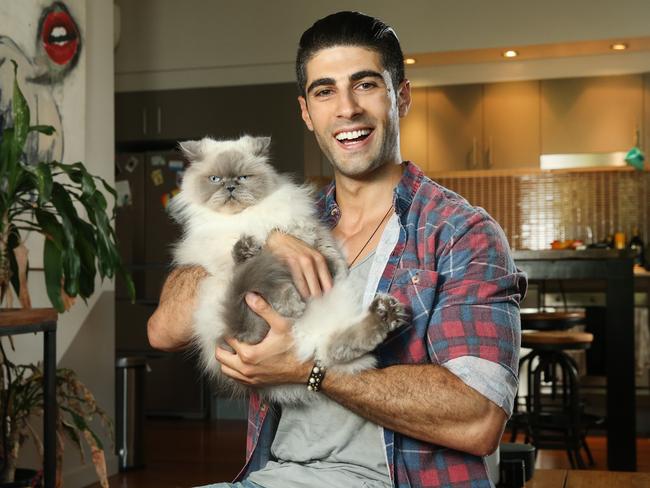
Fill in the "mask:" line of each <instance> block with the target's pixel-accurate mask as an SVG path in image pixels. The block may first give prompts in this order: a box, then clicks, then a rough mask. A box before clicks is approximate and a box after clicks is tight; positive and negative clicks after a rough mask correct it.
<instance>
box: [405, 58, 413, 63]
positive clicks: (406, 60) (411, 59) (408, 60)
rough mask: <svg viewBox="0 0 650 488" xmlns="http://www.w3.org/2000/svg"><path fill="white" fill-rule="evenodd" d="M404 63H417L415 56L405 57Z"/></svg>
mask: <svg viewBox="0 0 650 488" xmlns="http://www.w3.org/2000/svg"><path fill="white" fill-rule="evenodd" d="M404 64H415V58H405V59H404Z"/></svg>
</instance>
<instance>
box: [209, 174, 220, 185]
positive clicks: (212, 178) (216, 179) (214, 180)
mask: <svg viewBox="0 0 650 488" xmlns="http://www.w3.org/2000/svg"><path fill="white" fill-rule="evenodd" d="M208 179H209V180H210V183H219V182H220V181H221V176H214V175H212V176H210V177H208Z"/></svg>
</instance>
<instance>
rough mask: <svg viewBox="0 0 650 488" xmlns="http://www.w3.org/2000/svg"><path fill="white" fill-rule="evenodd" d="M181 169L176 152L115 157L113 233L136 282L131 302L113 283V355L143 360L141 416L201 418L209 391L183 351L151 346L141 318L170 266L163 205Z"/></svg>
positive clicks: (174, 230) (171, 232)
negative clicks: (165, 350)
mask: <svg viewBox="0 0 650 488" xmlns="http://www.w3.org/2000/svg"><path fill="white" fill-rule="evenodd" d="M184 169H185V162H184V161H183V158H182V156H181V154H180V153H179V152H178V151H176V150H163V151H143V152H118V153H117V155H116V161H115V186H116V190H117V193H118V198H117V205H118V208H117V216H116V232H117V238H118V245H119V250H120V253H121V256H122V258H123V260H124V263H125V265H126V266H127V267H128V268H129V270H130V271H131V273H132V275H133V279H134V282H135V286H136V301H135V303H131V302H130V301H129V299H128V297H127V295H126V292H125V288H124V284H123V283H122V282H121V280H120V279H119V278H118V279H117V281H116V305H115V306H116V311H115V316H116V356H117V357H123V356H130V357H133V356H141V357H143V358H146V360H147V364H148V373H147V381H146V388H145V394H144V403H145V412H146V414H147V415H164V416H179V417H186V418H203V417H206V416H208V415H209V413H210V406H209V401H208V399H209V395H208V393H207V387H206V384H205V381H204V380H203V379H202V378H201V375H200V374H199V372H198V370H197V368H196V365H195V359H194V358H193V357H192V356H191V355H189V354H188V353H187V352H163V351H158V350H155V349H153V348H152V347H151V346H150V345H149V341H148V339H147V320H148V319H149V317H150V316H151V314H152V313H153V311H154V310H155V308H156V306H157V304H158V297H159V295H160V289H161V287H162V283H163V281H164V279H165V277H166V276H167V273H168V271H169V268H170V263H171V253H170V250H171V245H172V244H173V243H174V242H175V241H176V240H177V239H178V237H179V235H180V229H179V228H178V226H177V225H176V224H175V223H174V222H173V221H172V220H171V219H170V218H169V216H168V215H167V212H166V209H165V207H166V206H167V204H168V203H169V200H170V199H171V198H172V197H173V195H174V193H176V192H178V188H179V186H180V182H181V180H182V177H183V173H184Z"/></svg>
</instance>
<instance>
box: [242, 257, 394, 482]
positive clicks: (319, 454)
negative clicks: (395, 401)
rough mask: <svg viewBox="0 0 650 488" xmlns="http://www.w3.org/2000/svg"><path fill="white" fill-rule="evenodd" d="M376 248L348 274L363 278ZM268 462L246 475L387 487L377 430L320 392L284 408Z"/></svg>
mask: <svg viewBox="0 0 650 488" xmlns="http://www.w3.org/2000/svg"><path fill="white" fill-rule="evenodd" d="M374 255H375V253H374V252H373V253H371V254H370V255H369V256H367V257H366V258H364V259H363V261H361V262H360V263H358V264H357V265H355V266H354V267H353V268H352V269H351V270H350V273H353V274H357V275H358V276H360V277H364V278H367V277H368V273H369V272H370V269H371V266H372V262H373V259H374ZM271 454H272V456H273V458H275V459H276V461H269V462H268V463H267V464H266V466H265V467H264V468H262V469H261V470H259V471H256V472H254V473H251V475H250V476H249V477H248V479H249V480H250V481H253V482H255V483H257V484H259V485H262V486H263V487H265V488H288V487H291V488H294V487H295V488H297V487H305V488H331V487H333V486H337V487H338V486H341V487H343V486H345V487H347V486H350V487H351V486H354V487H362V488H390V487H391V486H392V484H391V481H390V477H389V475H388V466H387V464H386V456H385V452H384V440H383V437H382V431H381V429H380V428H379V427H378V426H377V425H376V424H373V423H372V422H370V421H368V420H366V419H364V418H362V417H360V416H358V415H356V414H355V413H352V412H351V411H349V410H347V409H346V408H344V407H342V406H341V405H339V404H338V403H336V402H335V401H333V400H330V399H328V398H327V397H326V396H324V395H319V400H318V401H316V402H313V403H310V404H309V405H298V406H291V407H283V408H282V415H281V417H280V423H279V425H278V430H277V433H276V434H275V439H274V440H273V445H272V446H271Z"/></svg>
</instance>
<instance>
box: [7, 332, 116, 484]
mask: <svg viewBox="0 0 650 488" xmlns="http://www.w3.org/2000/svg"><path fill="white" fill-rule="evenodd" d="M0 364H2V370H3V371H2V373H3V374H2V375H0V386H1V387H2V392H3V401H2V414H3V418H6V419H7V421H6V424H7V425H6V426H5V429H6V434H5V435H4V436H3V438H2V445H0V453H1V454H2V458H3V463H4V466H3V469H2V472H1V477H0V486H4V485H3V484H2V483H7V484H9V483H12V482H13V484H12V485H11V486H32V485H31V483H32V481H33V480H30V479H29V478H28V479H27V484H24V485H23V484H18V483H16V482H15V481H17V480H16V479H15V473H16V462H17V460H18V454H19V452H20V448H21V447H22V445H23V443H24V442H25V441H26V440H27V439H29V438H31V439H32V440H33V441H34V444H35V445H36V447H37V449H38V451H39V454H40V455H41V458H42V457H43V442H42V440H41V437H40V436H39V434H38V431H37V429H35V428H34V427H33V426H32V424H31V420H32V417H33V416H42V413H43V369H42V367H41V366H40V365H33V364H30V365H16V364H14V363H12V362H11V361H10V360H9V359H8V358H7V356H6V355H5V351H4V348H3V347H2V345H1V344H0ZM56 400H57V405H58V418H57V422H56V425H57V443H56V461H57V474H56V486H57V487H59V486H62V484H63V483H62V477H61V464H62V462H63V452H64V448H65V444H64V438H68V439H70V440H71V441H72V442H73V443H74V445H75V446H76V447H77V448H78V450H79V452H80V453H81V459H82V461H84V462H85V457H84V449H83V445H82V444H83V443H85V444H86V445H88V447H89V448H90V451H91V456H92V462H93V464H94V466H95V471H96V472H97V477H98V478H99V480H100V483H101V485H102V487H104V488H108V477H107V472H106V459H105V456H104V447H103V444H102V442H101V440H100V438H99V437H98V436H97V434H96V433H95V432H94V430H93V429H92V428H91V423H92V422H93V421H95V420H98V421H99V423H100V425H102V426H103V427H104V429H105V431H106V432H107V433H108V435H109V438H110V439H111V442H112V441H113V428H112V422H111V420H110V418H109V417H108V416H107V415H106V414H105V412H104V411H103V410H102V409H101V408H100V407H99V406H98V405H97V402H96V401H95V397H94V396H93V394H92V393H91V392H90V390H88V388H87V387H86V386H84V385H83V383H81V381H79V379H78V378H77V375H76V374H75V372H74V371H73V370H71V369H67V368H58V369H57V371H56ZM34 475H36V477H38V474H37V473H32V477H34Z"/></svg>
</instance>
